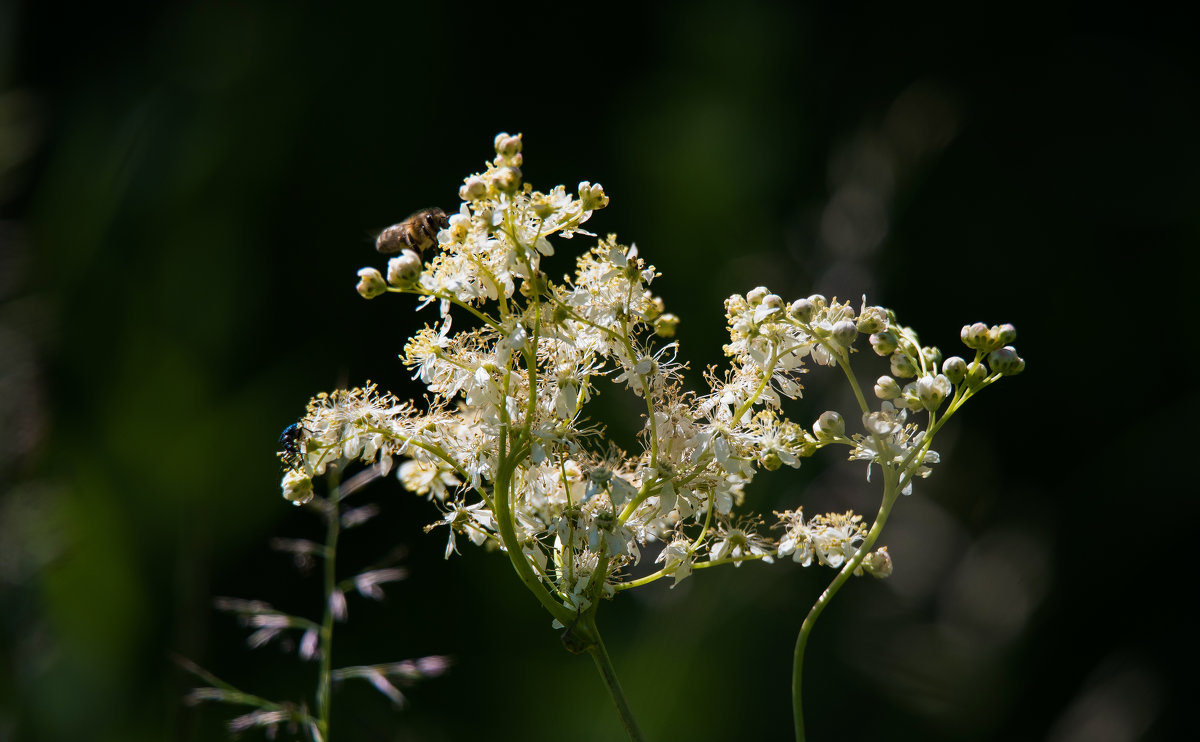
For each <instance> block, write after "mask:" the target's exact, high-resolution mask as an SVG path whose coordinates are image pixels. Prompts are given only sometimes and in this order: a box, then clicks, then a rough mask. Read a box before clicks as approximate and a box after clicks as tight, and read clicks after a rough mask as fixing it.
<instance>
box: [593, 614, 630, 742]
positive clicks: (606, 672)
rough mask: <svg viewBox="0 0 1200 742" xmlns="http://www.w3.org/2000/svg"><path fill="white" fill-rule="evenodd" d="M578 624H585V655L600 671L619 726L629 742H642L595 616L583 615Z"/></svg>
mask: <svg viewBox="0 0 1200 742" xmlns="http://www.w3.org/2000/svg"><path fill="white" fill-rule="evenodd" d="M580 623H584V624H585V626H584V631H586V632H587V635H588V638H589V639H590V643H589V645H588V648H587V653H588V654H590V655H591V656H592V659H593V660H594V661H595V662H596V669H597V670H599V671H600V677H601V679H602V680H604V687H605V688H606V689H608V695H609V696H610V697H611V698H612V700H613V704H614V705H615V706H616V707H617V714H618V715H619V716H620V717H621V726H622V727H624V729H625V733H626V734H628V735H629V739H630V742H643V740H644V739H645V738H644V737H643V736H642V731H641V730H640V729H639V728H638V724H637V719H635V718H634V717H633V710H632V709H631V708H630V707H629V701H628V700H626V698H625V692H624V691H622V690H621V682H620V681H619V680H617V672H616V670H615V669H614V668H613V663H612V659H611V658H610V657H609V656H608V650H607V649H606V648H605V647H604V641H603V640H602V639H601V638H600V631H599V629H597V628H596V619H595V616H594V615H588V614H585V615H584V616H583V617H581V618H580Z"/></svg>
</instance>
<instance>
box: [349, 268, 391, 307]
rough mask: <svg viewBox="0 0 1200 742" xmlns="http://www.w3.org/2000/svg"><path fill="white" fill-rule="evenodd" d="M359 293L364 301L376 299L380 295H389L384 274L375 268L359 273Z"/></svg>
mask: <svg viewBox="0 0 1200 742" xmlns="http://www.w3.org/2000/svg"><path fill="white" fill-rule="evenodd" d="M355 288H357V289H358V293H359V294H360V295H362V298H364V299H374V298H375V297H376V296H379V295H380V294H386V293H387V283H385V282H384V280H383V274H382V273H380V272H379V271H378V270H376V269H375V268H362V269H360V270H359V271H358V286H356V287H355Z"/></svg>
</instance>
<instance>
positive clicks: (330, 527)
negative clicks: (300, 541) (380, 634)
mask: <svg viewBox="0 0 1200 742" xmlns="http://www.w3.org/2000/svg"><path fill="white" fill-rule="evenodd" d="M330 485H331V491H333V492H334V493H336V492H337V487H338V482H337V474H331V475H330ZM325 520H326V531H325V560H324V565H325V616H324V618H323V619H322V621H321V633H320V642H321V646H320V653H321V669H320V675H319V676H318V677H317V728H318V729H320V731H321V737H322V739H323V740H324V742H329V717H330V715H331V713H332V710H333V708H332V707H333V703H332V698H331V696H332V691H333V671H332V667H333V664H332V663H333V618H334V616H333V591H334V590H337V571H336V568H337V543H338V535H339V534H340V532H341V525H342V523H341V517H340V513H339V508H338V505H337V500H336V498H333V499H331V500H330V502H329V504H328V506H327V509H326V511H325Z"/></svg>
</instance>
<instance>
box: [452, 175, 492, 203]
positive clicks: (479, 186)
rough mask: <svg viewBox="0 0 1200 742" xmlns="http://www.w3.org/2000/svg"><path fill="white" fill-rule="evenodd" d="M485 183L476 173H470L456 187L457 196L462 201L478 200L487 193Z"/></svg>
mask: <svg viewBox="0 0 1200 742" xmlns="http://www.w3.org/2000/svg"><path fill="white" fill-rule="evenodd" d="M487 190H488V189H487V183H484V182H483V178H481V177H479V176H478V175H472V176H471V177H469V178H467V179H466V181H465V182H464V183H463V186H462V188H459V189H458V197H459V198H461V199H462V200H463V201H478V200H480V199H481V198H483V197H484V196H486V195H487Z"/></svg>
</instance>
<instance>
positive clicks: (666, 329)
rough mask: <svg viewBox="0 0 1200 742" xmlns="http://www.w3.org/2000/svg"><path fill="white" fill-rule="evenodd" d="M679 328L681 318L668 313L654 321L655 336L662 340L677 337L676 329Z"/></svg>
mask: <svg viewBox="0 0 1200 742" xmlns="http://www.w3.org/2000/svg"><path fill="white" fill-rule="evenodd" d="M677 327H679V318H678V317H676V316H675V315H673V314H671V313H670V312H667V313H666V314H662V315H659V316H658V317H657V318H656V319H655V320H654V334H655V335H658V336H659V337H660V338H673V337H675V328H677Z"/></svg>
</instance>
